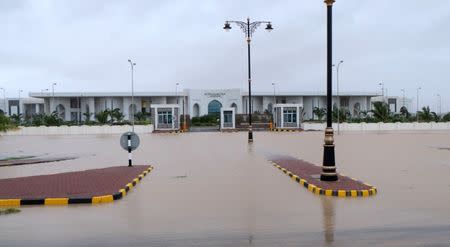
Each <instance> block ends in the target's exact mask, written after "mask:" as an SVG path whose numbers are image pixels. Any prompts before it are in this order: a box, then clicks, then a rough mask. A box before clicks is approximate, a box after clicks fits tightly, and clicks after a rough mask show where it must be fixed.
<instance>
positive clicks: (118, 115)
mask: <svg viewBox="0 0 450 247" xmlns="http://www.w3.org/2000/svg"><path fill="white" fill-rule="evenodd" d="M108 113H109V116H110V117H111V122H113V123H114V122H119V123H120V122H122V120H123V118H124V117H125V116H124V115H123V114H122V112H121V111H120V109H119V108H115V109H114V110H111V111H108Z"/></svg>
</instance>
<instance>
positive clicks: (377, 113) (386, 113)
mask: <svg viewBox="0 0 450 247" xmlns="http://www.w3.org/2000/svg"><path fill="white" fill-rule="evenodd" d="M370 112H371V113H372V114H373V118H374V119H375V121H376V122H385V123H386V122H389V121H390V120H391V112H390V110H389V106H388V104H386V103H385V102H374V103H373V109H372V110H371V111H370Z"/></svg>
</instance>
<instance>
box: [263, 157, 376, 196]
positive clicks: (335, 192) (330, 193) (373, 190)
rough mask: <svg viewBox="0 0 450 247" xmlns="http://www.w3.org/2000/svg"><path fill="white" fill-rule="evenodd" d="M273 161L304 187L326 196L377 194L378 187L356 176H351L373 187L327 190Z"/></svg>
mask: <svg viewBox="0 0 450 247" xmlns="http://www.w3.org/2000/svg"><path fill="white" fill-rule="evenodd" d="M269 162H271V163H272V165H273V166H275V167H276V168H278V169H279V170H281V171H282V172H284V173H285V174H286V175H288V176H289V177H291V179H292V180H294V181H295V182H297V183H299V184H300V185H302V186H303V187H305V188H306V189H307V190H308V191H311V192H312V193H314V194H316V195H325V196H336V197H368V196H374V195H376V194H377V192H378V191H377V188H375V187H374V186H372V185H370V184H367V183H364V182H362V181H359V180H356V179H354V178H351V177H349V178H350V179H352V180H354V181H357V182H361V183H363V184H365V185H367V186H369V187H371V188H370V189H369V190H326V189H323V188H320V187H318V186H316V185H314V184H312V183H310V182H311V181H310V182H308V181H306V180H305V179H303V178H301V177H299V176H297V175H295V174H293V173H292V172H290V171H288V170H287V169H285V168H283V167H281V166H279V165H278V164H277V163H275V162H273V161H269ZM340 175H341V176H344V175H343V174H340Z"/></svg>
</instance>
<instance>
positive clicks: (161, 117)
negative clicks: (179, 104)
mask: <svg viewBox="0 0 450 247" xmlns="http://www.w3.org/2000/svg"><path fill="white" fill-rule="evenodd" d="M158 123H160V124H172V112H171V111H160V112H158Z"/></svg>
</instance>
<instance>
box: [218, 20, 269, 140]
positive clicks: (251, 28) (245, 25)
mask: <svg viewBox="0 0 450 247" xmlns="http://www.w3.org/2000/svg"><path fill="white" fill-rule="evenodd" d="M230 23H235V24H236V25H238V26H239V27H240V28H241V30H242V31H243V32H244V34H245V37H246V38H247V54H248V112H249V118H248V142H253V131H252V86H251V84H252V83H251V82H252V76H251V64H250V42H251V38H252V35H253V33H254V32H255V31H256V29H257V28H258V26H259V25H261V24H263V23H264V24H267V25H266V28H265V29H266V30H267V31H272V30H273V28H272V24H271V23H270V21H254V22H250V18H247V22H243V21H226V22H225V26H224V27H223V29H225V31H229V30H230V29H231V25H230Z"/></svg>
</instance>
